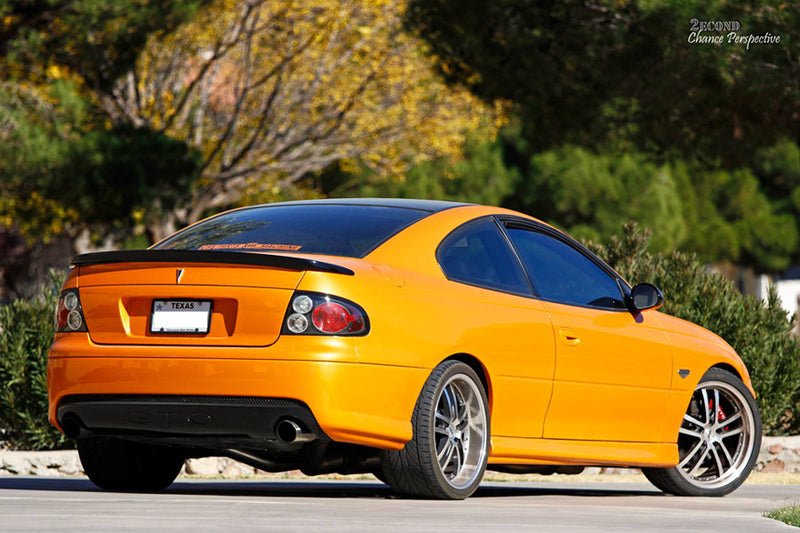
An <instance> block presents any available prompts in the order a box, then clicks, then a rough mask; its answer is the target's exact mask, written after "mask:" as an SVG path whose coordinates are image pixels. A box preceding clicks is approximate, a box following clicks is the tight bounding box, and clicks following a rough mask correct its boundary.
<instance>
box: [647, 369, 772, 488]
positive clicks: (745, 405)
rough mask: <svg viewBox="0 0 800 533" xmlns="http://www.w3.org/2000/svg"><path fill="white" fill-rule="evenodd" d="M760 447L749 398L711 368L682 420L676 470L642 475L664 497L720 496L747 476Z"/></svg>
mask: <svg viewBox="0 0 800 533" xmlns="http://www.w3.org/2000/svg"><path fill="white" fill-rule="evenodd" d="M760 447H761V415H760V413H759V411H758V405H757V404H756V401H755V399H754V398H753V395H752V394H751V393H750V391H749V390H748V389H747V387H745V386H744V384H743V383H742V381H741V380H740V379H739V378H738V377H736V376H735V375H733V374H731V373H730V372H727V371H725V370H722V369H719V368H712V369H711V370H709V371H708V372H706V374H705V375H704V376H703V379H701V380H700V383H699V384H698V385H697V388H696V389H695V391H694V394H693V395H692V399H691V401H690V402H689V407H688V408H687V410H686V414H685V415H683V422H682V424H681V428H680V431H679V434H678V454H679V460H680V462H679V463H678V465H677V466H675V467H673V468H643V469H642V472H643V473H644V475H645V476H647V479H648V480H650V482H651V483H653V485H655V486H656V487H658V488H659V489H661V490H663V491H664V492H668V493H670V494H676V495H679V496H724V495H725V494H728V493H730V492H732V491H734V490H736V489H737V488H738V487H739V485H741V484H742V483H744V480H745V479H747V476H748V475H750V471H751V470H752V469H753V466H754V465H755V463H756V460H757V459H758V451H759V449H760Z"/></svg>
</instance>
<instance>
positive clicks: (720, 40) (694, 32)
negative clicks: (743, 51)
mask: <svg viewBox="0 0 800 533" xmlns="http://www.w3.org/2000/svg"><path fill="white" fill-rule="evenodd" d="M741 29H742V24H741V23H740V22H739V21H738V20H698V19H695V18H693V19H689V39H688V41H689V44H717V45H719V44H736V45H744V46H745V47H746V48H747V49H748V50H750V45H751V44H780V42H781V36H780V35H773V34H771V33H770V32H766V33H763V34H761V35H753V34H752V33H748V34H742V33H739V30H741Z"/></svg>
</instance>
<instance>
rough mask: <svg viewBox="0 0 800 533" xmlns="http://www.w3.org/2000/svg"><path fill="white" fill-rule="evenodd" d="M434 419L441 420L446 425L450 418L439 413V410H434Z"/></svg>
mask: <svg viewBox="0 0 800 533" xmlns="http://www.w3.org/2000/svg"><path fill="white" fill-rule="evenodd" d="M436 420H441V421H442V422H444V423H445V424H447V425H449V424H450V419H449V418H447V417H446V416H444V414H442V413H440V412H439V411H436Z"/></svg>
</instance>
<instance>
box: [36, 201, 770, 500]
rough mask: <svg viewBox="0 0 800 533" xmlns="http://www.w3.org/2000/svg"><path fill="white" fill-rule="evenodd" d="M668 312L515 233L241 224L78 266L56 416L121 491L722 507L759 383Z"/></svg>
mask: <svg viewBox="0 0 800 533" xmlns="http://www.w3.org/2000/svg"><path fill="white" fill-rule="evenodd" d="M661 303H662V296H661V293H660V292H659V290H658V289H657V288H656V287H654V286H653V285H650V284H647V283H643V284H639V285H636V286H633V287H631V286H630V285H629V284H628V283H627V282H626V281H625V280H623V279H622V278H621V277H620V276H619V275H618V274H617V273H616V272H614V270H612V269H611V268H610V267H609V266H607V265H606V264H605V263H603V261H601V260H600V259H598V258H597V257H596V256H594V255H593V254H592V253H590V252H589V251H587V250H586V249H585V248H584V247H583V246H581V245H580V244H578V243H577V242H576V241H574V240H573V239H571V238H570V237H568V236H567V235H565V234H564V233H562V232H560V231H557V230H555V229H554V228H552V227H550V226H548V225H546V224H544V223H542V222H539V221H537V220H536V219H534V218H531V217H529V216H527V215H523V214H520V213H517V212H514V211H509V210H505V209H500V208H495V207H485V206H478V205H468V204H459V203H450V202H437V201H422V200H400V199H396V200H394V199H349V200H318V201H301V202H287V203H278V204H271V205H263V206H256V207H248V208H242V209H237V210H233V211H228V212H226V213H222V214H219V215H217V216H214V217H211V218H208V219H206V220H203V221H201V222H199V223H197V224H195V225H193V226H190V227H188V228H186V229H184V230H181V231H179V232H177V233H175V234H174V235H172V236H170V237H168V238H167V239H165V240H163V241H161V242H160V243H158V244H156V245H154V246H153V247H151V248H149V249H147V250H131V251H117V252H98V253H91V254H84V255H79V256H76V257H75V258H74V259H73V269H72V270H71V272H70V274H69V276H68V277H67V279H66V281H65V283H64V286H63V289H62V291H61V293H60V298H59V301H58V308H57V310H56V327H57V333H56V335H55V339H54V342H53V345H52V347H51V349H50V353H49V362H48V379H49V400H50V411H49V415H50V419H51V421H52V422H53V423H54V424H55V425H56V426H57V427H58V428H59V429H60V430H61V431H63V432H64V433H65V434H66V435H67V436H69V437H71V438H74V439H77V445H78V450H79V453H80V457H81V461H82V463H83V466H84V469H85V471H86V473H87V475H88V476H89V478H90V479H91V480H92V481H93V482H94V483H95V484H96V485H98V486H99V487H101V488H105V489H111V490H144V491H149V490H161V489H163V488H165V487H167V486H168V485H170V484H171V483H172V482H173V480H174V479H175V477H176V476H177V475H178V473H179V472H180V470H181V466H182V464H183V461H184V460H185V459H187V458H192V457H203V456H212V455H217V456H218V455H222V456H227V457H231V458H234V459H236V460H239V461H241V462H244V463H247V464H249V465H252V466H255V467H257V468H259V469H262V470H266V471H276V472H277V471H286V470H294V469H300V470H302V471H303V472H304V473H306V474H309V475H315V474H322V473H333V472H340V473H360V472H369V473H373V474H375V475H376V476H377V477H378V478H380V479H381V480H383V481H385V482H386V483H388V484H389V485H390V486H391V487H392V488H393V489H394V491H396V492H397V493H400V494H404V495H408V496H415V497H428V498H448V499H460V498H466V497H468V496H469V495H471V494H472V493H473V492H474V491H475V490H476V488H477V487H478V484H479V483H480V481H481V479H482V477H483V474H484V471H485V469H486V468H487V465H488V466H489V468H490V469H492V470H496V471H502V472H511V473H517V472H519V473H524V472H541V473H552V472H565V473H576V472H579V471H580V470H581V469H582V468H583V467H584V466H587V465H613V466H621V467H640V468H641V469H642V470H643V472H644V473H645V475H646V476H647V478H648V479H649V480H650V481H651V482H652V483H653V484H655V485H656V486H657V487H659V488H660V489H662V490H664V491H666V492H670V493H673V494H679V495H723V494H727V493H729V492H731V491H733V490H734V489H736V488H737V487H738V486H739V485H740V484H741V483H742V482H743V481H744V480H745V478H746V477H747V476H748V474H749V473H750V470H751V469H752V468H753V465H754V463H755V461H756V458H757V453H758V450H759V445H760V441H761V419H760V415H759V411H758V407H757V405H756V402H755V400H754V392H753V388H752V385H751V383H750V378H749V376H748V373H747V369H746V368H745V366H744V364H743V363H742V361H741V359H740V358H739V357H738V356H737V354H736V353H735V352H734V350H733V349H732V348H731V347H730V346H728V344H726V343H725V341H723V340H722V339H720V338H719V337H717V336H716V335H714V334H712V333H710V332H708V331H706V330H704V329H702V328H700V327H698V326H696V325H693V324H690V323H687V322H684V321H682V320H679V319H677V318H674V317H672V316H668V315H665V314H662V313H660V312H658V311H656V309H657V308H658V307H659V306H660V305H661Z"/></svg>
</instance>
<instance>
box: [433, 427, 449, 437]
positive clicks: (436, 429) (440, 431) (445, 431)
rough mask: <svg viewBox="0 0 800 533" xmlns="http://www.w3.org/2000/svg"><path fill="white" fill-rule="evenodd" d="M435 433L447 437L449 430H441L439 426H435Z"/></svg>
mask: <svg viewBox="0 0 800 533" xmlns="http://www.w3.org/2000/svg"><path fill="white" fill-rule="evenodd" d="M433 431H434V432H435V433H438V434H439V435H444V436H447V428H440V427H438V426H434V428H433Z"/></svg>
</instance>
